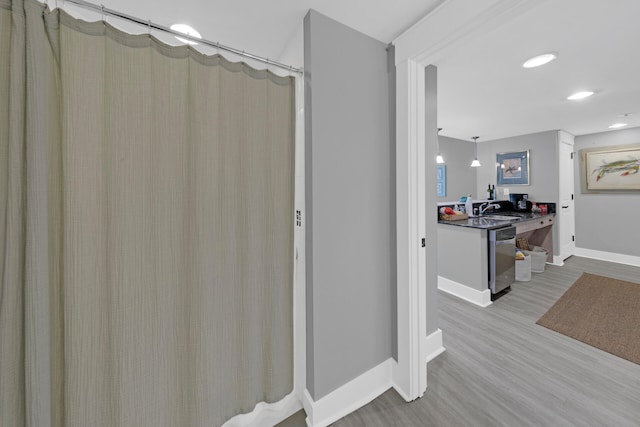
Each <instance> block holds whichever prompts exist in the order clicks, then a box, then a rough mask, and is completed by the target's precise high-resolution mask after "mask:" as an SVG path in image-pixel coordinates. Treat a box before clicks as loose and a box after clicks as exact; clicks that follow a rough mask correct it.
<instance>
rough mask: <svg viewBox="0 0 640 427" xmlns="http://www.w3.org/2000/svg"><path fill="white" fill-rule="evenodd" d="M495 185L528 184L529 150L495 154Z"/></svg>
mask: <svg viewBox="0 0 640 427" xmlns="http://www.w3.org/2000/svg"><path fill="white" fill-rule="evenodd" d="M496 173H497V179H496V182H497V185H499V186H511V185H530V184H529V150H524V151H514V152H512V153H498V154H496Z"/></svg>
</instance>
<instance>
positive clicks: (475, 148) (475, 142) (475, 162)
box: [471, 136, 482, 168]
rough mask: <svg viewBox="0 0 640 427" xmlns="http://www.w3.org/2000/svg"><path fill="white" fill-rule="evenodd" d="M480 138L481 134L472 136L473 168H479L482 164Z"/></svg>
mask: <svg viewBox="0 0 640 427" xmlns="http://www.w3.org/2000/svg"><path fill="white" fill-rule="evenodd" d="M478 138H480V137H479V136H472V137H471V139H473V161H472V162H471V167H472V168H477V167H480V166H482V165H481V164H480V161H479V160H478Z"/></svg>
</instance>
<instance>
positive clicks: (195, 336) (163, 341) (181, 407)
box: [0, 0, 294, 427]
mask: <svg viewBox="0 0 640 427" xmlns="http://www.w3.org/2000/svg"><path fill="white" fill-rule="evenodd" d="M293 129H294V84H293V79H292V78H290V77H286V78H285V77H279V76H275V75H274V74H272V73H270V72H267V71H256V70H254V69H251V68H250V67H248V66H247V65H245V64H241V63H230V62H227V61H226V60H224V59H223V58H221V57H219V56H212V57H207V56H204V55H202V54H200V53H198V52H196V51H195V50H193V49H192V48H188V47H185V46H182V47H168V46H166V45H163V44H162V43H160V42H158V41H157V40H155V39H153V38H152V37H149V36H147V35H142V36H133V35H127V34H124V33H122V32H119V31H118V30H116V29H114V28H112V27H110V26H109V25H108V24H104V23H102V22H98V23H86V22H83V21H79V20H76V19H74V18H72V17H70V16H69V15H67V14H65V13H64V12H60V13H58V12H57V11H54V12H50V11H49V10H48V9H44V8H43V5H41V4H40V3H37V2H36V1H33V0H24V1H23V0H0V425H1V426H7V427H13V426H23V425H26V426H45V425H46V426H136V427H138V426H213V425H220V424H222V423H223V422H224V421H226V420H227V419H229V418H231V417H233V416H234V415H236V414H239V413H244V412H248V411H251V410H252V409H253V407H254V405H255V404H256V403H258V402H260V401H266V402H274V401H277V400H279V399H281V398H282V397H284V396H285V395H286V394H288V393H289V392H290V391H291V390H292V383H293V345H292V344H293V343H292V341H293V319H292V316H293V313H292V312H293V299H292V292H293V291H292V281H293V214H292V213H293V194H294V193H293V180H294V170H293V159H294V153H293V149H294V131H293Z"/></svg>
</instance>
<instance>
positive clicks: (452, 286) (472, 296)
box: [438, 276, 491, 307]
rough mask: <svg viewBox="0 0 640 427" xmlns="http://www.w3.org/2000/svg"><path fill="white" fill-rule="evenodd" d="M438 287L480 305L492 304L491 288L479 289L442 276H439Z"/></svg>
mask: <svg viewBox="0 0 640 427" xmlns="http://www.w3.org/2000/svg"><path fill="white" fill-rule="evenodd" d="M438 289H440V290H441V291H444V292H446V293H448V294H451V295H454V296H456V297H458V298H461V299H463V300H465V301H469V302H470V303H473V304H475V305H479V306H480V307H488V306H490V305H491V291H490V290H489V289H486V290H484V291H478V290H476V289H473V288H470V287H468V286H465V285H463V284H462V283H458V282H454V281H453V280H451V279H447V278H446V277H442V276H438Z"/></svg>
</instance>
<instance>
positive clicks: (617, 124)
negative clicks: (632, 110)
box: [609, 123, 627, 129]
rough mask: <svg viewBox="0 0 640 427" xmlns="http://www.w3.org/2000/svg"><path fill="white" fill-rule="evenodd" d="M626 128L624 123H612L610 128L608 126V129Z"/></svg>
mask: <svg viewBox="0 0 640 427" xmlns="http://www.w3.org/2000/svg"><path fill="white" fill-rule="evenodd" d="M625 126H627V124H626V123H614V124H612V125H611V126H609V129H619V128H623V127H625Z"/></svg>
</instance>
